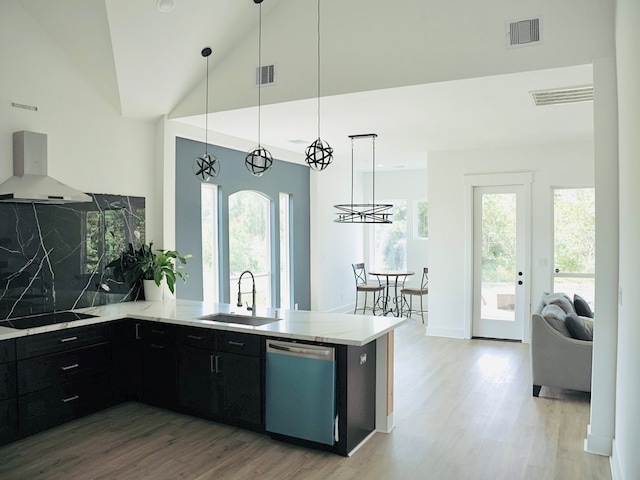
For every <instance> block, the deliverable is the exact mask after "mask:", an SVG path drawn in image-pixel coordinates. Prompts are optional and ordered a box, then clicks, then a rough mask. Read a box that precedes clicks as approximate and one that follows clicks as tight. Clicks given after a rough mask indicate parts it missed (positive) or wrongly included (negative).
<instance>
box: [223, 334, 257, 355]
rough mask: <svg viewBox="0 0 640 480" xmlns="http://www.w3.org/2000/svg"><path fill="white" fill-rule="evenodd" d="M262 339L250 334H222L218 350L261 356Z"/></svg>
mask: <svg viewBox="0 0 640 480" xmlns="http://www.w3.org/2000/svg"><path fill="white" fill-rule="evenodd" d="M261 341H262V337H260V336H259V335H251V334H248V333H237V332H220V333H219V337H218V350H220V351H221V352H230V353H237V354H240V355H251V356H255V357H259V356H260V343H261Z"/></svg>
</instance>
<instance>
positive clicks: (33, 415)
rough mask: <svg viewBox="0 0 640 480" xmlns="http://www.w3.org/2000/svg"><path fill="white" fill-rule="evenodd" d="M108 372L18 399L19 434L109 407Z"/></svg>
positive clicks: (34, 431) (37, 430)
mask: <svg viewBox="0 0 640 480" xmlns="http://www.w3.org/2000/svg"><path fill="white" fill-rule="evenodd" d="M111 388H112V387H111V372H110V371H106V372H102V373H101V374H97V375H94V376H91V377H89V378H83V379H81V380H78V381H75V382H69V383H64V384H62V385H56V386H54V387H51V388H47V389H45V390H40V391H38V392H34V393H30V394H28V395H24V396H22V397H20V399H19V403H18V425H19V427H18V428H19V430H20V435H22V436H25V435H32V434H34V433H36V432H39V431H41V430H45V429H47V428H50V427H53V426H55V425H60V424H61V423H64V422H67V421H69V420H73V419H74V418H78V417H81V416H83V415H87V414H89V413H92V412H95V411H98V410H101V409H103V408H106V407H107V406H109V405H110V404H111V398H112V395H111Z"/></svg>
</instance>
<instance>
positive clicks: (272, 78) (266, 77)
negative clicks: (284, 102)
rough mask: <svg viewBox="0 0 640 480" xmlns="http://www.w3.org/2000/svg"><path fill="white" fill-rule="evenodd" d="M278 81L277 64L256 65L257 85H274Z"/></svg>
mask: <svg viewBox="0 0 640 480" xmlns="http://www.w3.org/2000/svg"><path fill="white" fill-rule="evenodd" d="M274 83H276V66H275V65H263V66H261V67H256V87H257V86H258V85H260V86H263V85H273V84H274Z"/></svg>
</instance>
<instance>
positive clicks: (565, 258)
mask: <svg viewBox="0 0 640 480" xmlns="http://www.w3.org/2000/svg"><path fill="white" fill-rule="evenodd" d="M595 219H596V215H595V190H594V189H593V188H555V189H554V190H553V258H554V264H553V266H554V268H553V291H554V292H564V293H566V294H567V295H569V296H570V297H571V298H573V295H574V294H576V293H577V294H578V295H580V296H581V297H583V298H584V299H585V300H586V301H587V302H588V303H589V304H590V305H591V307H592V309H593V308H595V273H596V270H595V265H596V259H595V250H596V248H595V247H596V240H595V234H596V223H595Z"/></svg>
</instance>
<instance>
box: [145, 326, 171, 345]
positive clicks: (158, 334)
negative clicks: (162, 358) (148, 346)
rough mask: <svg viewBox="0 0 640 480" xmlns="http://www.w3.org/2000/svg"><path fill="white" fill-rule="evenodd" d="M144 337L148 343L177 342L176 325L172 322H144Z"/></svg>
mask: <svg viewBox="0 0 640 480" xmlns="http://www.w3.org/2000/svg"><path fill="white" fill-rule="evenodd" d="M142 338H143V339H144V341H145V342H146V343H159V344H163V343H170V344H172V345H173V344H175V342H176V326H175V325H172V324H170V323H160V322H143V323H142Z"/></svg>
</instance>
